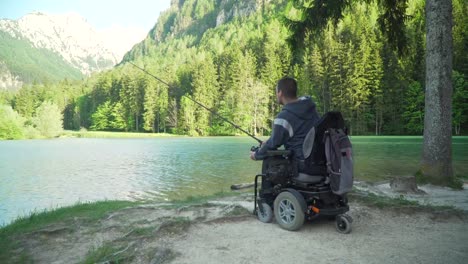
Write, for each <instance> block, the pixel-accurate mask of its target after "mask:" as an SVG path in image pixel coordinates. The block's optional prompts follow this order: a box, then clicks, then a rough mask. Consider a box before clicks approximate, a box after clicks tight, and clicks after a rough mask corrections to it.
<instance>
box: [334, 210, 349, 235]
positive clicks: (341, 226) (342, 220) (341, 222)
mask: <svg viewBox="0 0 468 264" xmlns="http://www.w3.org/2000/svg"><path fill="white" fill-rule="evenodd" d="M352 222H353V219H352V218H351V216H349V215H337V216H336V222H335V227H336V230H337V231H338V232H339V233H341V234H349V233H351V229H352V226H351V224H352Z"/></svg>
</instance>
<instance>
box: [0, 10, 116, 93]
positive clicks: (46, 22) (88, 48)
mask: <svg viewBox="0 0 468 264" xmlns="http://www.w3.org/2000/svg"><path fill="white" fill-rule="evenodd" d="M0 33H1V35H0V37H1V43H0V45H2V50H1V51H0V63H1V64H2V65H3V66H2V67H1V68H2V70H1V71H0V82H1V83H0V87H5V88H8V87H7V86H9V87H10V88H11V86H15V85H14V84H18V83H20V82H31V81H44V80H46V79H47V80H55V79H61V78H64V77H68V78H75V79H76V78H80V77H81V76H82V75H89V74H91V73H92V72H95V71H100V70H103V69H108V68H111V67H112V66H114V65H115V64H116V63H117V58H116V55H115V54H114V53H113V52H112V51H110V50H109V49H108V48H106V47H105V46H104V44H103V40H102V38H101V36H100V35H99V34H98V33H97V32H96V31H95V30H94V29H93V28H92V27H91V25H89V24H88V23H87V22H86V20H85V19H84V18H82V17H80V16H79V15H76V14H67V15H46V14H43V13H38V12H37V13H31V14H28V15H26V16H24V17H22V18H21V19H19V20H17V21H15V20H8V19H4V20H0ZM48 59H50V60H49V61H48ZM52 65H54V66H52ZM2 80H3V81H2ZM15 80H16V81H15Z"/></svg>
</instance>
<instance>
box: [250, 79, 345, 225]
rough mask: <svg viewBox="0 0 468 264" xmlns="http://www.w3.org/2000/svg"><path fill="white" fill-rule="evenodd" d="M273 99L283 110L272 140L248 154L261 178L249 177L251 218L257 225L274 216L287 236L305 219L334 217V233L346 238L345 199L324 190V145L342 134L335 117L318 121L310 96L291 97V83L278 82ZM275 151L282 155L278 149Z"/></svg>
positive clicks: (294, 85) (293, 87) (294, 89)
mask: <svg viewBox="0 0 468 264" xmlns="http://www.w3.org/2000/svg"><path fill="white" fill-rule="evenodd" d="M276 96H277V100H278V103H279V104H281V105H283V109H282V111H281V112H280V113H279V114H278V115H277V117H276V118H275V120H274V125H273V131H272V135H271V137H270V138H269V139H268V140H267V141H265V142H264V143H262V144H261V146H260V147H258V148H253V149H252V151H251V153H250V158H251V159H252V160H263V164H262V173H261V174H259V175H257V176H256V178H255V210H254V213H255V214H256V215H257V216H258V218H259V220H260V221H262V222H271V221H272V218H273V215H274V216H275V219H276V222H277V223H278V224H279V225H280V226H281V227H282V228H284V229H287V230H291V231H292V230H297V229H299V228H300V227H301V226H302V225H303V223H304V220H305V219H306V218H307V219H313V218H315V217H317V216H318V215H327V216H336V227H337V230H338V231H339V232H341V233H349V232H350V231H351V223H352V219H351V217H350V216H348V215H344V213H345V212H347V211H348V210H349V207H348V205H347V199H346V194H345V193H344V194H342V193H339V192H338V193H339V194H340V195H338V194H336V193H337V192H333V191H332V189H331V188H330V178H332V180H333V179H335V178H334V177H329V176H330V175H331V173H330V172H332V171H333V169H332V168H331V166H330V164H329V162H328V163H327V158H326V155H325V154H326V151H325V149H326V147H325V145H326V144H325V142H324V137H325V135H326V134H327V135H328V133H329V132H330V131H329V129H330V128H336V129H342V130H343V129H344V121H343V118H342V116H341V114H340V113H338V112H330V113H327V114H325V115H324V117H323V118H322V119H320V117H319V115H318V113H317V111H316V108H315V103H314V102H313V101H312V100H311V98H310V97H300V98H297V83H296V81H295V80H294V79H293V78H289V77H286V78H283V79H281V80H279V81H278V83H277V86H276ZM281 146H284V150H278V148H279V147H281ZM327 148H330V145H327ZM328 154H329V153H328ZM259 177H261V189H260V192H259V197H258V199H257V187H258V186H257V182H258V178H259ZM333 183H336V182H333ZM333 183H332V185H333ZM338 184H339V183H338ZM334 186H336V184H334Z"/></svg>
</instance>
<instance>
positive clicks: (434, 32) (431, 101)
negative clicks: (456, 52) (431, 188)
mask: <svg viewBox="0 0 468 264" xmlns="http://www.w3.org/2000/svg"><path fill="white" fill-rule="evenodd" d="M426 43H427V44H426V99H425V116H424V145H423V153H422V161H421V173H422V175H423V176H424V177H426V179H428V180H429V181H430V182H432V183H434V184H440V185H445V184H447V183H448V182H449V181H450V180H451V178H452V177H453V169H452V90H453V88H452V78H451V77H452V60H453V56H452V50H453V40H452V0H443V1H441V0H427V1H426Z"/></svg>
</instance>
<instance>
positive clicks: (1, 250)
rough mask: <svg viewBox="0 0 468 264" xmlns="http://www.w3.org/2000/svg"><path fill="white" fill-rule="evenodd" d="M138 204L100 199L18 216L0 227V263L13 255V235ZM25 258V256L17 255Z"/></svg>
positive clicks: (95, 217)
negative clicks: (99, 200) (100, 200)
mask: <svg viewBox="0 0 468 264" xmlns="http://www.w3.org/2000/svg"><path fill="white" fill-rule="evenodd" d="M135 204H138V203H136V202H129V201H102V202H93V203H80V204H77V205H74V206H69V207H63V208H59V209H55V210H51V211H47V210H44V211H43V212H39V213H38V212H34V213H32V214H31V215H30V216H27V217H20V218H18V219H17V220H15V221H14V222H13V223H11V224H9V225H7V226H4V227H1V228H0V263H9V262H10V261H11V257H12V256H15V255H16V253H14V250H15V248H17V246H18V244H17V243H18V242H17V240H16V239H15V237H17V236H20V235H22V234H25V233H28V232H32V231H34V230H38V229H41V228H44V227H46V226H47V225H50V224H51V223H57V222H66V221H68V220H70V219H73V218H76V217H77V218H85V219H86V220H87V221H94V220H97V219H100V218H103V217H104V216H105V215H107V214H108V213H109V212H113V211H116V210H119V209H122V208H126V207H129V206H133V205H135ZM19 257H20V258H23V259H26V257H25V256H19ZM19 262H27V261H19Z"/></svg>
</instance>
